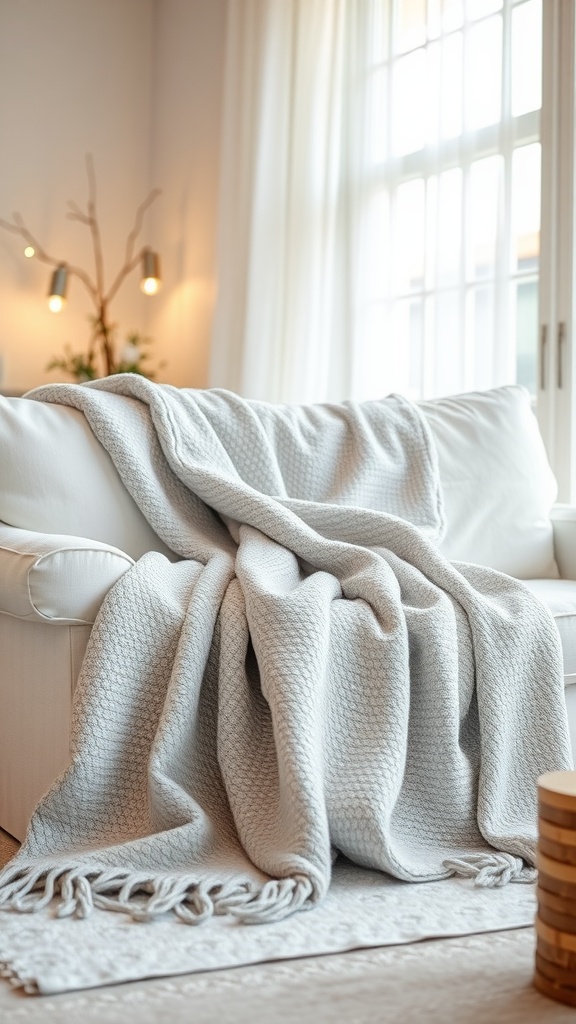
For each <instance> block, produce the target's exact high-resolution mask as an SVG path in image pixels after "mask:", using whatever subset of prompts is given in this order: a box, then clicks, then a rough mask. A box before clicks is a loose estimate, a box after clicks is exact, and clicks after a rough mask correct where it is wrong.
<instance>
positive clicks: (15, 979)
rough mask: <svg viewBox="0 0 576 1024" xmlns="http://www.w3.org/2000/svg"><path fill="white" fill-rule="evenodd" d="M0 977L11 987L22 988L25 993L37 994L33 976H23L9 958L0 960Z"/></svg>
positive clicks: (37, 990)
mask: <svg viewBox="0 0 576 1024" xmlns="http://www.w3.org/2000/svg"><path fill="white" fill-rule="evenodd" d="M0 978H4V979H5V980H6V981H7V982H8V984H9V985H11V986H12V988H21V989H23V991H24V992H26V993H27V995H30V996H37V995H38V992H39V989H38V985H37V983H36V981H35V980H34V978H23V977H22V975H21V974H20V973H19V971H18V968H17V967H16V966H15V965H14V964H13V963H12V962H11V961H10V960H0Z"/></svg>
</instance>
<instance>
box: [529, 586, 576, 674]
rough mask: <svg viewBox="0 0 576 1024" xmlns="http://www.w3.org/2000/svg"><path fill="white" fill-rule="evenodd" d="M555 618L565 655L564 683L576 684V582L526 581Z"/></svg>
mask: <svg viewBox="0 0 576 1024" xmlns="http://www.w3.org/2000/svg"><path fill="white" fill-rule="evenodd" d="M524 582H525V583H526V586H527V587H529V588H530V590H531V591H532V593H533V594H535V595H536V597H538V598H539V599H540V601H542V602H543V603H544V604H546V605H548V608H549V609H550V611H551V612H552V615H553V616H554V621H555V623H556V625H557V627H558V632H559V633H560V639H561V641H562V651H563V654H564V682H565V684H566V686H571V685H573V684H574V683H576V580H525V581H524Z"/></svg>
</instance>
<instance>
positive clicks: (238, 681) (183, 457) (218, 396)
mask: <svg viewBox="0 0 576 1024" xmlns="http://www.w3.org/2000/svg"><path fill="white" fill-rule="evenodd" d="M31 397H34V398H36V399H37V400H39V401H53V402H59V403H63V404H67V405H71V406H74V407H75V408H77V409H80V410H82V411H83V412H84V414H85V415H86V417H87V419H88V421H89V423H90V425H91V427H92V429H93V431H94V433H95V434H96V436H97V437H98V438H99V440H100V441H101V443H102V444H103V445H104V447H105V448H106V449H107V451H108V452H109V453H110V455H111V457H112V459H113V461H114V463H115V465H116V467H117V469H118V472H119V473H120V476H121V477H122V479H123V481H124V483H125V485H126V487H127V489H128V490H129V491H130V493H131V494H132V496H133V498H134V499H135V501H136V503H137V504H138V505H139V507H140V508H141V510H142V511H143V513H144V515H145V516H146V517H147V519H148V520H149V522H150V523H151V525H152V526H153V528H154V529H155V531H156V532H157V533H158V535H159V536H160V537H161V538H162V539H163V540H164V541H165V542H166V544H168V546H169V547H170V548H172V549H173V551H174V552H176V553H177V554H178V555H179V556H180V557H181V560H180V561H176V562H174V563H172V562H170V561H168V560H167V559H166V558H165V557H164V556H163V555H160V554H157V553H150V554H148V555H145V556H144V557H143V558H142V559H140V561H139V562H138V563H137V564H136V565H135V566H134V567H133V568H132V569H130V570H129V571H128V572H127V573H126V574H125V575H124V576H123V577H122V578H121V579H120V581H119V582H118V583H117V584H116V586H115V587H114V588H113V589H112V591H111V592H110V593H109V595H108V596H107V598H106V599H105V601H104V603H103V605H102V608H101V611H100V613H99V615H98V618H97V620H96V623H95V625H94V628H93V630H92V635H91V639H90V642H89V645H88V649H87V652H86V657H85V660H84V664H83V667H82V671H81V676H80V680H79V684H78V690H77V696H76V700H75V709H74V725H73V742H72V760H71V764H70V766H69V768H68V769H67V770H66V772H65V773H64V774H63V775H62V776H61V777H60V778H59V780H57V782H56V783H55V784H54V786H53V787H52V788H51V790H50V791H49V793H48V794H47V795H46V797H45V798H44V799H43V800H42V801H41V803H40V805H39V806H38V808H37V810H36V812H35V814H34V817H33V820H32V822H31V825H30V828H29V831H28V835H27V837H26V841H25V843H24V845H23V847H22V849H21V851H20V853H19V855H18V856H17V857H16V859H15V860H14V861H12V862H11V864H10V865H8V867H7V868H6V869H5V870H4V871H3V872H2V874H1V875H0V903H1V904H2V905H3V906H4V907H11V908H13V909H16V910H23V911H30V910H40V909H42V908H43V907H44V906H46V905H47V904H48V903H49V902H50V901H51V900H52V899H53V898H54V897H55V898H56V899H57V900H58V904H59V909H58V913H59V914H60V915H62V916H65V915H68V914H73V913H77V914H80V915H86V914H88V913H89V912H90V909H91V908H92V906H94V905H96V906H98V907H102V908H109V909H114V910H123V911H126V912H128V913H130V914H132V916H133V917H135V918H140V919H143V920H144V919H148V918H151V917H154V916H156V915H159V914H163V913H165V912H166V911H170V910H173V911H174V912H175V913H176V914H177V915H178V916H179V917H180V918H181V919H182V920H183V921H185V922H189V923H197V922H199V921H201V920H203V919H204V918H206V917H209V916H210V915H212V914H214V913H217V914H226V913H229V914H233V915H236V916H237V917H238V918H240V919H242V920H243V921H254V922H264V921H268V920H278V919H280V918H282V917H283V916H285V915H287V914H289V913H291V912H293V911H295V910H298V909H304V908H311V907H312V906H313V905H314V904H316V903H318V901H320V900H322V898H323V896H324V895H325V893H326V891H327V889H328V886H329V884H330V875H331V865H332V863H333V860H334V858H335V857H336V856H337V855H338V854H342V855H344V856H346V857H347V858H349V859H350V860H352V861H353V862H355V863H356V864H359V865H362V866H366V867H370V868H377V869H379V870H381V871H383V872H387V873H389V874H391V875H393V876H395V877H396V878H399V879H404V880H406V881H410V882H416V881H425V880H432V879H441V878H445V877H448V876H450V875H451V874H463V875H468V876H470V877H475V880H476V882H477V883H478V884H480V885H501V884H504V883H505V882H507V881H510V880H519V881H526V880H529V879H531V878H532V877H533V876H534V872H533V870H532V869H531V867H530V865H533V863H534V850H535V838H536V835H535V833H536V786H535V781H536V778H537V776H538V775H539V774H540V773H542V772H545V771H548V770H552V769H563V768H569V767H571V755H570V747H569V741H568V733H567V724H566V712H565V706H564V698H563V689H562V660H561V649H560V643H559V639H558V635H557V631H556V628H555V626H554V623H553V621H552V618H551V616H550V615H549V613H548V612H547V611H546V609H544V608H543V606H542V605H540V603H539V602H538V601H537V600H536V599H535V598H534V597H533V596H532V595H531V594H530V593H529V592H528V591H527V589H526V588H525V587H524V586H523V585H522V584H520V583H518V582H516V581H514V580H512V579H511V578H509V577H507V576H504V575H503V574H500V573H497V572H495V571H492V570H489V569H486V568H482V567H480V566H476V565H467V564H458V565H454V564H450V563H449V562H448V561H447V560H446V559H445V558H444V557H443V556H442V555H441V553H440V552H439V550H438V547H437V538H438V536H439V535H440V533H441V530H442V525H443V524H442V502H441V496H440V490H439V480H438V470H437V465H436V455H435V450H434V444H433V441H432V439H431V437H430V435H429V432H428V429H427V426H426V422H425V420H424V418H423V416H422V414H421V413H420V412H419V410H418V408H417V407H416V406H415V405H413V404H411V403H409V402H407V401H406V400H404V399H401V398H399V397H396V396H392V397H390V398H387V399H384V400H382V401H380V402H369V403H362V404H355V403H345V404H343V405H341V406H316V407H308V408H306V407H273V406H269V405H265V404H262V403H253V402H252V403H248V402H245V401H243V400H242V399H240V398H238V397H236V396H234V395H232V394H229V393H227V392H223V391H208V392H202V391H185V390H177V389H175V388H172V387H169V386H160V385H154V384H151V383H149V382H148V381H145V380H143V379H141V378H137V377H136V376H133V375H126V376H122V377H115V378H114V377H113V378H109V379H107V380H104V381H98V382H95V383H94V384H91V385H88V386H77V385H57V386H53V387H47V388H41V389H39V390H38V391H37V392H35V393H34V394H33V395H32V396H31Z"/></svg>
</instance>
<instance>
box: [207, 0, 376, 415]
mask: <svg viewBox="0 0 576 1024" xmlns="http://www.w3.org/2000/svg"><path fill="white" fill-rule="evenodd" d="M370 6H371V5H370V4H369V3H368V4H364V3H362V0H360V2H359V3H357V4H356V3H353V4H351V3H350V2H349V0H329V2H326V0H234V2H232V3H231V4H230V5H229V25H228V50H227V68H226V85H225V102H224V108H225V115H224V132H223V155H222V167H223V171H222V180H221V206H220V232H219V284H218V298H217V305H216V315H215V328H214V338H213V359H212V367H211V383H212V385H215V386H224V387H229V388H231V389H232V390H235V391H238V392H239V393H241V394H243V395H245V396H247V397H254V398H262V399H265V400H269V401H316V400H325V399H332V398H343V397H345V396H346V394H347V393H348V392H349V390H350V374H351V352H352V345H351V343H352V337H351V335H352V331H353V327H352V324H351V318H352V317H351V309H352V304H353V285H352V280H351V277H352V276H353V275H352V274H351V269H350V264H351V261H352V259H353V249H354V226H353V225H354V216H353V209H352V207H353V195H352V189H351V184H352V183H353V165H354V161H355V159H356V156H357V154H356V150H355V144H354V143H355V137H356V126H355V124H354V122H353V119H352V110H353V92H354V87H353V80H354V77H355V74H356V73H357V72H356V62H357V54H356V53H355V47H354V41H355V38H356V25H355V22H356V21H357V20H362V19H363V18H365V17H366V12H367V11H368V10H369V9H370Z"/></svg>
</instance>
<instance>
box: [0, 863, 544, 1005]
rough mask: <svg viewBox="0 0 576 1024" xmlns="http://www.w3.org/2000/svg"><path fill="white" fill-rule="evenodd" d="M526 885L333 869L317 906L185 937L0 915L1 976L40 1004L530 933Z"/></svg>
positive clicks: (100, 920) (169, 925)
mask: <svg viewBox="0 0 576 1024" xmlns="http://www.w3.org/2000/svg"><path fill="white" fill-rule="evenodd" d="M534 900H535V892H534V886H532V885H519V884H513V885H508V886H506V887H504V888H501V889H482V888H475V887H474V885H473V884H472V883H471V882H470V881H467V880H464V879H454V878H453V879H445V880H442V881H439V882H428V883H421V884H408V883H405V882H399V881H397V880H395V879H391V878H388V877H386V876H384V875H382V874H381V873H379V872H375V871H367V870H365V869H362V868H358V867H356V866H354V865H350V864H348V863H346V862H345V863H343V864H338V865H336V867H335V870H334V880H333V884H332V886H331V889H330V892H329V894H328V896H327V898H326V900H325V901H324V903H323V904H322V905H321V906H320V907H317V908H316V909H315V910H314V911H312V912H309V913H300V914H295V915H294V916H293V917H290V918H288V919H286V920H283V921H280V922H276V923H271V924H267V925H246V924H240V923H238V922H235V921H234V920H233V919H231V918H229V917H216V918H211V919H209V920H208V921H206V922H204V923H203V924H202V925H199V926H197V927H195V928H194V927H189V926H187V925H185V924H182V923H181V922H179V921H177V920H175V918H174V917H173V916H172V915H165V916H164V917H163V918H160V919H158V920H155V921H153V922H149V923H147V924H141V923H135V922H133V921H132V920H131V919H129V918H127V917H126V916H125V915H124V914H110V913H107V912H103V911H96V912H94V913H93V914H92V916H91V917H89V918H88V919H86V920H74V919H64V920H58V919H56V918H54V917H53V916H52V915H51V914H50V913H49V912H46V911H43V912H41V913H39V914H28V915H22V914H14V913H11V912H4V913H2V914H0V961H4V962H5V963H8V964H9V970H8V971H6V976H7V977H8V978H9V979H11V980H12V981H13V983H20V984H21V985H24V987H25V989H26V991H28V992H31V993H34V992H39V993H41V994H51V993H55V992H65V991H70V990H73V989H81V988H90V987H94V986H100V985H108V984H110V983H112V982H121V981H131V980H134V979H137V978H152V977H159V976H162V975H177V974H185V973H190V972H195V971H206V970H215V969H222V968H229V967H234V966H241V965H246V964H255V963H262V962H266V961H272V960H280V959H282V960H288V959H294V958H299V957H306V956H311V955H318V954H327V953H334V952H341V951H344V950H350V949H358V948H364V947H373V946H386V945H397V944H406V943H413V942H417V941H419V940H422V939H428V938H432V937H440V936H453V935H466V934H471V933H475V932H486V931H497V930H500V929H505V928H517V927H519V926H522V925H528V924H531V922H532V920H533V918H534V911H535V903H534Z"/></svg>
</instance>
